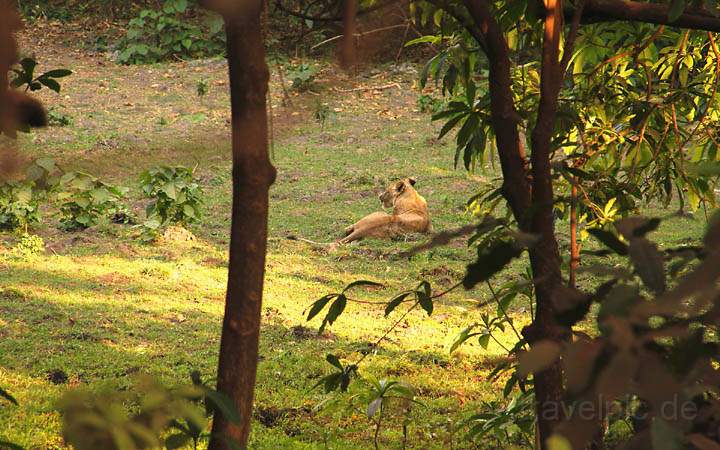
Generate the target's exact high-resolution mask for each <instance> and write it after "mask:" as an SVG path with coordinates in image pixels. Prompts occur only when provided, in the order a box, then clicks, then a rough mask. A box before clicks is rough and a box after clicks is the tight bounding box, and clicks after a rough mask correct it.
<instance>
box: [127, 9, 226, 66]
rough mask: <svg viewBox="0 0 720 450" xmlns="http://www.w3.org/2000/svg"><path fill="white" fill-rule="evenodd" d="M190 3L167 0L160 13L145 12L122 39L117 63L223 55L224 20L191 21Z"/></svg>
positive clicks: (208, 16) (209, 17)
mask: <svg viewBox="0 0 720 450" xmlns="http://www.w3.org/2000/svg"><path fill="white" fill-rule="evenodd" d="M187 13H188V2H187V0H166V1H165V3H164V4H163V7H162V8H161V9H159V10H155V9H143V10H142V11H140V13H139V15H138V16H137V17H136V18H134V19H132V20H130V23H129V24H128V30H127V34H126V35H125V37H124V38H122V39H121V40H120V42H119V43H118V46H117V50H118V51H119V52H120V53H119V55H118V61H119V62H121V63H123V64H141V63H152V62H157V61H161V60H165V59H168V58H172V57H179V58H193V57H202V56H211V55H218V54H222V52H223V50H224V48H225V45H224V34H223V33H222V29H223V23H222V19H221V18H220V17H219V16H218V15H215V14H210V13H208V14H205V15H203V16H202V19H203V20H201V22H202V24H199V23H197V22H196V21H193V22H189V21H187V20H185V18H184V16H185V15H187Z"/></svg>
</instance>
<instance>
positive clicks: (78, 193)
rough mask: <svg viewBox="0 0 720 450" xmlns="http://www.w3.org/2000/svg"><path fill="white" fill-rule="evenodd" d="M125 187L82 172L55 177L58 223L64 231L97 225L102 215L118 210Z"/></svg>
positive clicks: (114, 212) (112, 213)
mask: <svg viewBox="0 0 720 450" xmlns="http://www.w3.org/2000/svg"><path fill="white" fill-rule="evenodd" d="M127 191H128V189H127V188H124V187H117V186H113V185H111V184H108V183H105V182H103V181H101V180H99V179H97V178H96V177H94V176H92V175H90V174H88V173H84V172H67V173H65V174H63V176H62V177H60V179H59V185H58V193H57V194H56V196H57V199H58V200H59V201H61V202H62V204H61V205H60V213H61V219H60V224H61V226H62V228H64V229H65V230H68V231H71V230H84V229H86V228H89V227H92V226H94V225H97V223H98V221H99V220H100V218H102V217H109V216H115V215H116V213H117V212H118V211H121V210H122V206H121V205H120V202H121V200H122V199H123V198H124V197H125V194H126V193H127Z"/></svg>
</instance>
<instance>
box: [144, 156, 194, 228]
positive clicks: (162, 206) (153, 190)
mask: <svg viewBox="0 0 720 450" xmlns="http://www.w3.org/2000/svg"><path fill="white" fill-rule="evenodd" d="M140 187H141V189H142V191H143V193H144V194H145V196H147V197H148V198H152V199H154V201H153V202H152V203H150V204H149V205H148V206H147V208H146V214H147V219H148V220H147V221H146V224H145V225H146V226H148V227H150V228H155V229H157V228H159V227H160V226H165V225H168V224H180V225H185V224H187V223H192V222H196V221H197V220H199V219H200V217H201V213H200V206H201V204H202V195H203V192H202V188H201V187H200V186H199V185H198V184H197V183H196V182H195V181H194V180H193V170H192V169H189V168H187V167H181V166H178V167H168V166H161V167H155V168H152V169H149V170H146V171H145V172H143V173H142V174H141V175H140Z"/></svg>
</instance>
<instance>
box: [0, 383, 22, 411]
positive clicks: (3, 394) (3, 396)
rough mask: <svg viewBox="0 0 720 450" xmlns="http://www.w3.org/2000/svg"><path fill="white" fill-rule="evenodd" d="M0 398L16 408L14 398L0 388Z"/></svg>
mask: <svg viewBox="0 0 720 450" xmlns="http://www.w3.org/2000/svg"><path fill="white" fill-rule="evenodd" d="M0 397H2V398H4V399H5V400H7V401H9V402H10V403H12V404H13V405H15V406H17V404H18V402H17V400H15V397H13V396H12V395H10V394H9V393H8V391H6V390H5V389H3V388H1V387H0Z"/></svg>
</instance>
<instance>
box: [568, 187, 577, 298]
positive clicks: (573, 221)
mask: <svg viewBox="0 0 720 450" xmlns="http://www.w3.org/2000/svg"><path fill="white" fill-rule="evenodd" d="M574 181H575V182H574V183H573V184H572V188H571V191H570V277H569V278H570V279H569V282H568V285H569V286H570V287H571V288H573V289H574V288H575V286H576V279H575V278H576V276H577V269H578V266H579V265H580V247H578V243H577V203H578V190H577V184H578V182H579V180H578V177H575V180H574Z"/></svg>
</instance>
